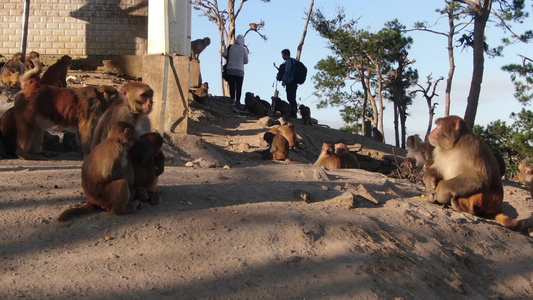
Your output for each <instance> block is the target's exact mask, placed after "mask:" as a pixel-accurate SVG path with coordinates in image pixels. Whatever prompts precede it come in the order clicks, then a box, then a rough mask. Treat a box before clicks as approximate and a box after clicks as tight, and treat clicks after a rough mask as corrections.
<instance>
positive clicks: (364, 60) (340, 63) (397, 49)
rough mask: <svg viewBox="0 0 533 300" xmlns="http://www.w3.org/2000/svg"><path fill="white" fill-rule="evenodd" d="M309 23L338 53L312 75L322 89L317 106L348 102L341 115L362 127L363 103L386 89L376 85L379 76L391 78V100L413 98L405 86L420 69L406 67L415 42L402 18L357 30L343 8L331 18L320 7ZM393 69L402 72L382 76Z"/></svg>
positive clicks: (343, 104) (316, 87) (408, 102)
mask: <svg viewBox="0 0 533 300" xmlns="http://www.w3.org/2000/svg"><path fill="white" fill-rule="evenodd" d="M310 22H311V24H312V25H313V27H314V28H315V30H317V32H318V33H319V34H320V35H321V36H322V37H324V38H325V39H327V40H328V48H329V49H330V50H331V51H332V52H333V55H332V56H328V57H327V58H325V59H323V60H320V61H319V62H318V63H317V65H316V69H317V70H318V72H317V74H316V75H315V76H314V77H313V80H314V83H315V89H316V90H317V91H318V92H317V93H316V95H317V96H318V98H319V104H318V105H317V107H318V108H324V107H327V106H328V105H331V106H337V107H343V109H342V110H341V116H342V118H343V120H344V121H345V122H346V123H347V124H348V126H347V127H350V128H358V126H356V124H357V122H360V121H361V119H362V113H363V112H362V111H361V110H362V102H363V100H364V99H369V98H370V96H374V95H377V94H378V93H379V92H381V91H378V90H377V89H378V87H379V85H378V81H379V80H381V81H382V82H384V81H387V80H389V81H390V82H391V83H390V84H389V87H390V91H389V93H388V95H389V96H390V100H392V101H395V99H400V100H398V101H400V102H402V103H403V104H404V106H406V105H409V104H410V103H411V98H410V97H409V96H407V95H406V92H405V89H406V88H407V87H408V86H411V85H412V84H413V82H416V80H417V78H418V75H417V73H416V71H413V70H412V69H411V68H407V67H406V66H407V65H409V64H410V63H411V62H409V61H408V60H407V54H408V53H407V49H409V47H410V45H411V44H412V43H413V41H412V39H411V38H410V37H405V36H404V35H403V31H404V30H405V27H404V26H402V25H401V24H400V23H399V22H398V20H393V21H390V22H387V23H386V24H385V27H384V28H383V29H382V30H380V31H379V32H377V33H371V32H368V31H366V30H360V29H357V27H356V25H357V20H346V16H345V14H344V11H343V10H340V11H339V12H338V14H337V16H336V17H335V18H333V19H331V20H328V19H326V17H325V16H324V15H323V14H322V12H321V11H320V10H318V11H316V12H315V13H314V14H313V16H312V18H311V19H310ZM389 71H394V72H396V74H399V75H400V76H396V77H394V79H393V77H387V78H381V74H386V73H388V72H389ZM393 80H395V82H394V83H392V81H393ZM365 93H366V94H365ZM393 98H394V99H393ZM380 100H381V99H378V101H380ZM370 111H371V110H369V112H370ZM371 114H373V112H372V113H371ZM365 116H368V113H367V114H365Z"/></svg>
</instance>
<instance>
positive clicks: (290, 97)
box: [285, 83, 298, 118]
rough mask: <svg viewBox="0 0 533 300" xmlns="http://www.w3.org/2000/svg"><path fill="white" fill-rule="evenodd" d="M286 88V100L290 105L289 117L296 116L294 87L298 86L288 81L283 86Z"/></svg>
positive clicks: (296, 107) (296, 106)
mask: <svg viewBox="0 0 533 300" xmlns="http://www.w3.org/2000/svg"><path fill="white" fill-rule="evenodd" d="M285 88H286V89H287V101H289V104H290V105H291V118H296V117H297V114H296V112H297V111H298V105H297V103H296V89H297V88H298V84H297V83H289V84H287V85H286V87H285Z"/></svg>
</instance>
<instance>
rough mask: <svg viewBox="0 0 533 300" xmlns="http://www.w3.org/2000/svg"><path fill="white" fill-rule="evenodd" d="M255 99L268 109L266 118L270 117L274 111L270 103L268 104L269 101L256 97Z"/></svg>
mask: <svg viewBox="0 0 533 300" xmlns="http://www.w3.org/2000/svg"><path fill="white" fill-rule="evenodd" d="M255 99H257V101H258V102H259V103H261V104H262V105H263V106H264V107H265V108H266V114H265V116H268V115H269V114H270V111H271V110H272V107H271V106H270V103H268V101H266V100H263V99H261V98H259V96H256V97H255Z"/></svg>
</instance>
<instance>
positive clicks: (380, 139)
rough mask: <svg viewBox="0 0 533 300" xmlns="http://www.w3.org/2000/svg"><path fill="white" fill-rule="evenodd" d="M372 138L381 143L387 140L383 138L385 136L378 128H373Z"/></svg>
mask: <svg viewBox="0 0 533 300" xmlns="http://www.w3.org/2000/svg"><path fill="white" fill-rule="evenodd" d="M372 138H373V139H374V140H376V141H378V142H380V143H383V142H384V141H385V139H384V138H383V134H382V133H381V131H379V129H378V128H377V127H373V128H372Z"/></svg>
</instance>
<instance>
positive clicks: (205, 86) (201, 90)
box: [193, 82, 209, 103]
mask: <svg viewBox="0 0 533 300" xmlns="http://www.w3.org/2000/svg"><path fill="white" fill-rule="evenodd" d="M208 91H209V83H207V82H204V83H202V84H201V85H200V86H199V87H198V88H197V89H196V91H194V93H193V98H194V100H195V101H198V102H200V103H205V97H207V96H209V92H208Z"/></svg>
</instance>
